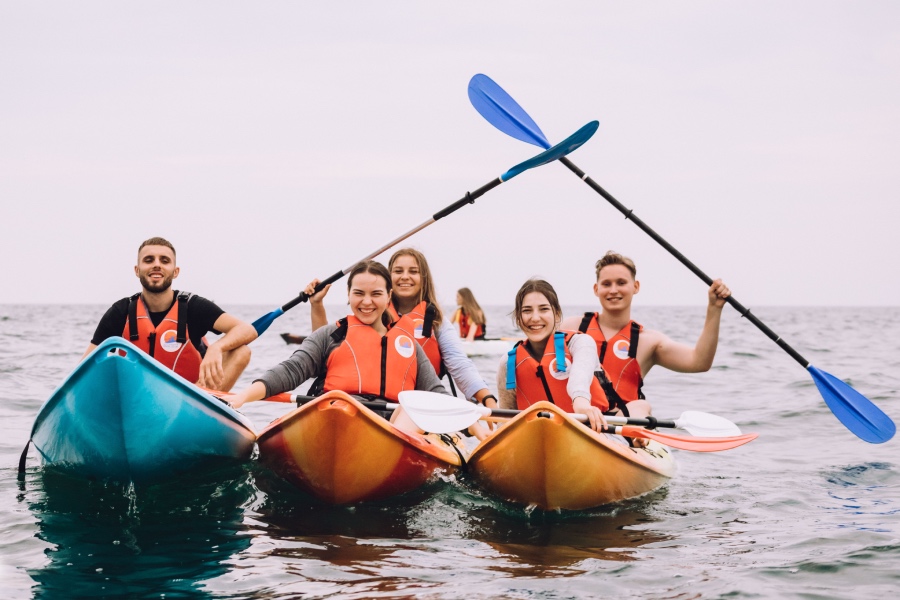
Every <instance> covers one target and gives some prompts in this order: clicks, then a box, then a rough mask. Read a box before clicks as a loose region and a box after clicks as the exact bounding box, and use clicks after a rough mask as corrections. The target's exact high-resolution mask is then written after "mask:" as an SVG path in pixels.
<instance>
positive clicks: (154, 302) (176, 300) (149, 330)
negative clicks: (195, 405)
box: [82, 237, 257, 391]
mask: <svg viewBox="0 0 900 600" xmlns="http://www.w3.org/2000/svg"><path fill="white" fill-rule="evenodd" d="M178 272H179V268H178V267H177V266H175V248H174V247H173V246H172V244H171V243H169V242H168V241H167V240H165V239H163V238H161V237H153V238H150V239H149V240H146V241H145V242H143V243H142V244H141V246H140V248H138V261H137V265H135V267H134V274H135V275H136V276H137V278H138V279H139V280H140V282H141V287H142V288H143V290H142V291H141V292H139V293H137V294H135V295H133V296H131V297H129V298H122V299H121V300H119V301H118V302H116V303H115V304H113V305H112V306H111V307H110V308H109V310H107V311H106V314H104V315H103V318H102V319H100V323H99V324H98V325H97V329H96V331H95V332H94V337H93V338H92V339H91V343H90V345H89V346H88V349H87V351H86V352H85V353H84V356H87V355H88V354H90V353H91V352H92V351H93V350H94V348H96V347H97V345H98V344H100V343H101V342H103V341H104V340H106V339H107V338H110V337H113V336H121V337H124V338H125V339H126V340H129V341H130V342H131V343H132V344H134V345H136V346H137V347H138V348H140V349H141V350H144V351H145V352H147V353H148V354H149V355H150V356H152V357H153V358H155V359H156V360H158V361H159V362H160V363H162V364H163V365H165V366H166V367H168V368H170V369H172V370H173V371H175V372H176V373H178V374H179V375H181V376H182V377H184V378H185V379H187V380H188V381H191V382H196V383H197V385H200V386H202V387H206V388H210V389H215V390H221V391H228V390H230V389H231V388H232V387H233V386H234V384H235V382H236V381H237V379H238V377H240V376H241V373H242V372H243V371H244V368H245V367H246V366H247V364H248V363H249V362H250V348H248V347H247V344H249V343H250V342H252V341H253V340H255V339H256V337H257V333H256V330H255V329H254V328H253V326H252V325H250V324H248V323H244V322H243V321H241V320H239V319H237V318H235V317H233V316H231V315H229V314H228V313H226V312H225V311H224V310H222V309H221V308H219V307H218V306H216V304H214V303H213V302H211V301H209V300H207V299H206V298H202V297H200V296H195V295H193V294H191V293H189V292H178V291H177V290H173V289H172V280H173V279H175V278H176V277H178ZM210 331H212V332H213V333H217V334H218V333H222V334H224V335H222V337H220V338H219V339H218V340H216V341H215V342H214V343H212V344H210V345H207V343H206V340H205V339H204V337H203V336H204V335H206V334H207V333H208V332H210ZM82 358H83V357H82Z"/></svg>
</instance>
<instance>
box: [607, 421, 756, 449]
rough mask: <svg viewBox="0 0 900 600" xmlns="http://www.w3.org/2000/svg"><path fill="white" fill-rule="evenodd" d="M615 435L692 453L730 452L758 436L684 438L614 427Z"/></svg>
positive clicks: (638, 429)
mask: <svg viewBox="0 0 900 600" xmlns="http://www.w3.org/2000/svg"><path fill="white" fill-rule="evenodd" d="M615 430H616V433H618V434H619V435H624V436H625V437H636V438H643V439H645V440H655V441H657V442H659V443H660V444H664V445H666V446H669V447H671V448H678V449H680V450H691V451H693V452H719V451H721V450H731V449H732V448H737V447H738V446H743V445H744V444H746V443H747V442H751V441H753V440H755V439H756V438H757V437H758V436H759V434H756V433H745V434H743V435H734V436H729V437H707V438H704V437H686V436H681V435H671V434H668V433H660V432H659V431H651V430H649V429H644V428H642V427H633V426H628V425H626V426H624V427H616V428H615Z"/></svg>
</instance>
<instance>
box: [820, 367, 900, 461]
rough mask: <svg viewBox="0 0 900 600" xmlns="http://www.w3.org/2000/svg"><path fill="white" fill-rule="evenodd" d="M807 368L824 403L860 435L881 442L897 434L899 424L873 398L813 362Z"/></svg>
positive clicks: (865, 439) (876, 442) (845, 424)
mask: <svg viewBox="0 0 900 600" xmlns="http://www.w3.org/2000/svg"><path fill="white" fill-rule="evenodd" d="M807 370H808V371H809V373H810V374H811V375H812V378H813V381H815V382H816V387H817V388H819V393H820V394H822V398H824V399H825V404H827V405H828V408H830V409H831V412H833V413H834V416H836V417H837V418H838V419H839V420H840V422H841V423H843V424H844V426H845V427H847V429H849V430H850V431H852V432H853V433H854V434H855V435H856V436H857V437H859V438H860V439H862V440H864V441H866V442H869V443H870V444H881V443H884V442H886V441H888V440H889V439H891V438H892V437H894V433H896V431H897V426H896V425H894V422H893V421H891V418H890V417H888V416H887V415H886V414H884V413H883V412H882V411H881V409H880V408H878V407H877V406H875V404H873V403H872V401H871V400H869V399H868V398H866V397H865V396H863V395H862V394H860V393H859V392H857V391H856V390H854V389H853V388H852V387H850V386H849V385H847V384H846V383H844V382H843V381H841V380H840V379H838V378H837V377H835V376H834V375H832V374H831V373H826V372H825V371H822V370H820V369H817V368H816V367H814V366H812V365H809V367H807Z"/></svg>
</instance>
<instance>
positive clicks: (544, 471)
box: [469, 402, 675, 510]
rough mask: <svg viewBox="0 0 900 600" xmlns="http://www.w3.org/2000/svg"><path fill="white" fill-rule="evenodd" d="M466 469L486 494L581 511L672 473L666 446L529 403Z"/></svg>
mask: <svg viewBox="0 0 900 600" xmlns="http://www.w3.org/2000/svg"><path fill="white" fill-rule="evenodd" d="M469 470H470V472H471V473H472V474H473V476H474V477H475V479H476V480H477V481H478V483H479V484H480V485H481V486H482V487H483V488H485V489H486V490H487V491H489V492H490V493H492V494H494V495H496V496H498V497H500V498H502V499H504V500H508V501H511V502H515V503H519V504H525V505H528V506H535V507H537V508H540V509H543V510H555V509H567V510H580V509H586V508H592V507H595V506H600V505H603V504H608V503H611V502H616V501H619V500H624V499H627V498H633V497H636V496H640V495H642V494H645V493H647V492H650V491H652V490H654V489H656V488H658V487H660V486H661V485H663V484H664V483H665V482H666V481H667V480H668V479H669V478H670V477H672V475H673V474H674V472H675V463H674V460H673V457H672V454H671V453H670V451H669V450H668V449H667V448H666V447H664V446H662V445H660V444H658V443H656V442H650V444H649V445H648V446H647V447H646V448H632V447H630V446H629V445H628V443H627V442H626V441H624V438H622V437H620V436H615V435H611V434H603V433H597V432H595V431H593V430H591V429H590V428H588V427H586V426H585V425H583V424H581V423H580V422H578V421H577V420H575V419H574V418H572V416H571V415H569V414H567V413H565V412H564V411H562V410H561V409H559V408H558V407H557V406H555V405H553V404H551V403H549V402H538V403H537V404H534V405H533V406H531V407H529V408H528V409H526V410H525V411H523V412H522V413H520V414H519V415H517V416H516V417H515V418H513V419H511V420H510V421H509V422H508V423H506V424H505V425H503V426H502V427H501V428H499V429H498V430H496V431H495V432H494V433H493V434H492V435H491V436H490V437H489V438H487V439H486V440H484V441H483V442H482V443H481V444H480V445H479V446H478V447H477V448H475V450H474V451H473V452H472V455H471V457H470V459H469Z"/></svg>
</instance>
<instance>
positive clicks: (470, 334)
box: [453, 287, 487, 342]
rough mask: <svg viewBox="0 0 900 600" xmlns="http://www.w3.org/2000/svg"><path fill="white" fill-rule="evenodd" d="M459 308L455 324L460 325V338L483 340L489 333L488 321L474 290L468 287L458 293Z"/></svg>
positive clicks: (454, 318)
mask: <svg viewBox="0 0 900 600" xmlns="http://www.w3.org/2000/svg"><path fill="white" fill-rule="evenodd" d="M456 304H458V305H459V308H457V309H456V313H455V314H454V315H453V322H454V323H456V324H457V325H459V337H461V338H462V339H464V340H466V341H469V342H471V341H473V340H483V339H484V336H485V333H487V320H486V319H485V318H484V311H483V310H481V306H479V304H478V301H477V300H476V299H475V295H474V294H472V290H470V289H469V288H467V287H464V288H460V289H459V291H457V292H456Z"/></svg>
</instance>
